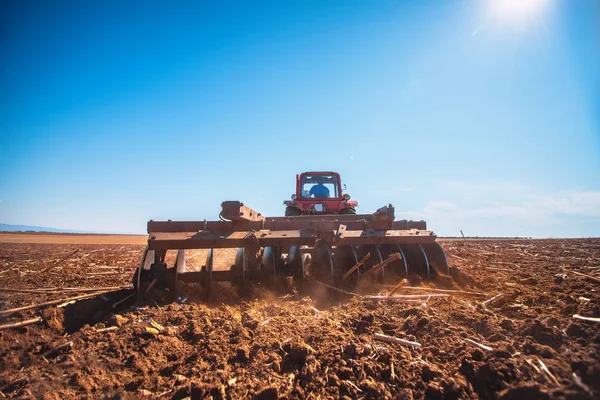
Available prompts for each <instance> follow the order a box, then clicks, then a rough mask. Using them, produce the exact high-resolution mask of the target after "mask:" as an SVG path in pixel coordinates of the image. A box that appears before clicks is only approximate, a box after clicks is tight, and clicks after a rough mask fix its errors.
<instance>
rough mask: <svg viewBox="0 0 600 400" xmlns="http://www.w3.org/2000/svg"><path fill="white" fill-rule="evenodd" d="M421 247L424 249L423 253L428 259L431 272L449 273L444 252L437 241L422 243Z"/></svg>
mask: <svg viewBox="0 0 600 400" xmlns="http://www.w3.org/2000/svg"><path fill="white" fill-rule="evenodd" d="M421 247H422V248H423V250H424V251H425V254H427V260H428V261H429V266H430V269H431V272H432V273H434V274H435V273H442V274H446V275H449V274H450V267H449V266H448V259H447V258H446V253H445V252H444V249H443V248H442V246H441V245H440V244H439V243H437V242H434V243H424V244H422V245H421Z"/></svg>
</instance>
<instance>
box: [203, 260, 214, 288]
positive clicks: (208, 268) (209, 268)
mask: <svg viewBox="0 0 600 400" xmlns="http://www.w3.org/2000/svg"><path fill="white" fill-rule="evenodd" d="M213 261H214V251H213V249H208V253H207V254H206V264H205V265H204V266H203V267H202V271H203V272H206V277H205V279H204V282H202V287H203V288H204V293H205V294H204V296H205V297H206V298H207V299H208V298H209V297H210V292H211V291H212V283H213V276H212V273H213Z"/></svg>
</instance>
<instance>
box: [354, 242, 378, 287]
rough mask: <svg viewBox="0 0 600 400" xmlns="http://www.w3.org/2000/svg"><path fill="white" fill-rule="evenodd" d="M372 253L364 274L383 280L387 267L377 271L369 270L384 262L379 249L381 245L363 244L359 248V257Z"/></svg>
mask: <svg viewBox="0 0 600 400" xmlns="http://www.w3.org/2000/svg"><path fill="white" fill-rule="evenodd" d="M367 253H370V254H371V256H370V257H369V259H368V260H367V262H366V263H365V265H364V270H365V273H364V274H363V275H365V276H367V275H371V276H370V278H371V279H376V280H383V279H384V278H385V268H381V269H380V270H379V271H377V272H369V271H370V270H371V269H372V268H373V267H375V266H376V265H378V264H380V263H382V262H383V260H384V257H383V255H382V253H381V250H380V249H379V246H361V247H359V248H358V255H359V259H361V258H363V257H364V256H366V255H367Z"/></svg>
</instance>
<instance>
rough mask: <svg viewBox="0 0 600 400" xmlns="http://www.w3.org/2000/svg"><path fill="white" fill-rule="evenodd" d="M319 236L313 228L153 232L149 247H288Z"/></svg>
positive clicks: (313, 241) (313, 239) (304, 242)
mask: <svg viewBox="0 0 600 400" xmlns="http://www.w3.org/2000/svg"><path fill="white" fill-rule="evenodd" d="M317 238H318V236H317V234H316V232H315V231H314V230H312V229H303V230H293V231H258V232H240V231H235V232H215V231H200V232H153V233H152V234H150V236H149V238H148V248H150V249H152V250H158V249H162V250H164V249H211V248H214V249H217V248H231V247H245V246H252V245H256V246H261V247H271V246H272V247H287V246H298V245H313V244H314V243H315V241H316V240H317Z"/></svg>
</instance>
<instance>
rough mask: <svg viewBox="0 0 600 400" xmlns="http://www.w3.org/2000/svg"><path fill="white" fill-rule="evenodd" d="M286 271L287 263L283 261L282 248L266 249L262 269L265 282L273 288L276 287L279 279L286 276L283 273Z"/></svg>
mask: <svg viewBox="0 0 600 400" xmlns="http://www.w3.org/2000/svg"><path fill="white" fill-rule="evenodd" d="M284 269H285V263H284V262H283V260H282V259H281V248H279V247H265V248H264V250H263V256H262V261H261V269H260V270H261V274H262V275H263V276H264V277H265V281H266V282H267V283H268V284H269V285H271V287H275V286H276V284H277V277H278V276H281V275H286V274H284V273H283V271H284Z"/></svg>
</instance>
